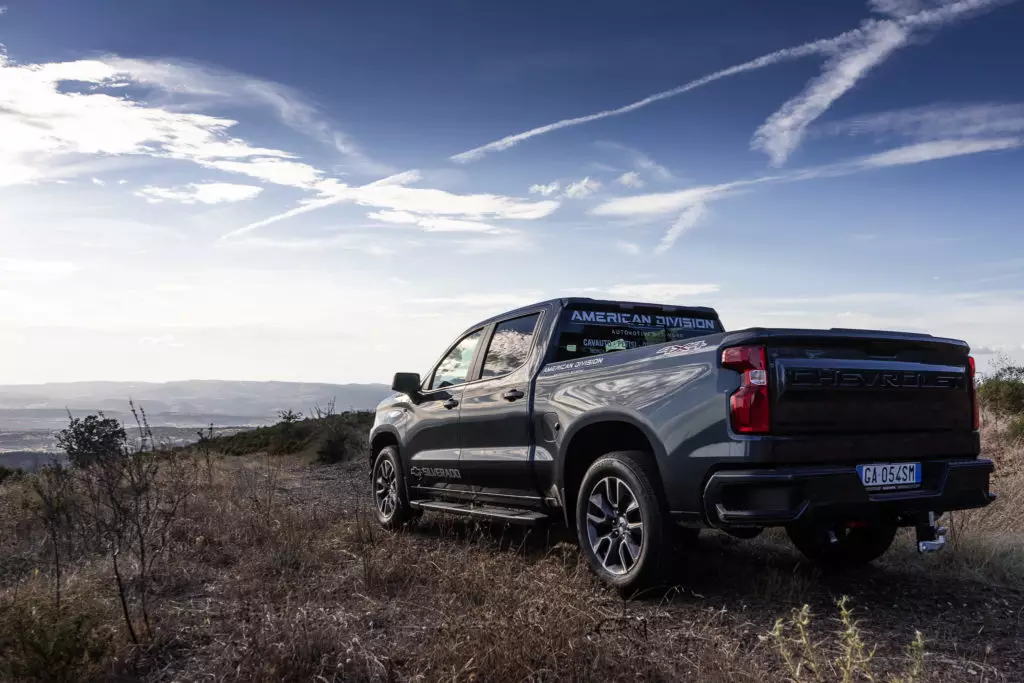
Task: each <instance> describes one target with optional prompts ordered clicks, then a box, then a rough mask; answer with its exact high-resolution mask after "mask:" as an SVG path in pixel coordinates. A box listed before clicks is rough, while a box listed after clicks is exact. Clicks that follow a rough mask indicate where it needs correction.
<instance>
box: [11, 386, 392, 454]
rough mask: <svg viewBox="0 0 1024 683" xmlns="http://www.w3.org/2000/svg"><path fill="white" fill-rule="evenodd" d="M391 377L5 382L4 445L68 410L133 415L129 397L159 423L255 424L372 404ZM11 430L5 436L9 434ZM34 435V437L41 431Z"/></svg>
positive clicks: (58, 424) (54, 422)
mask: <svg viewBox="0 0 1024 683" xmlns="http://www.w3.org/2000/svg"><path fill="white" fill-rule="evenodd" d="M389 392H390V390H389V388H388V387H387V386H386V385H384V384H315V383H305V382H233V381H225V380H188V381H182V382H164V383H150V382H71V383H52V384H24V385H0V450H5V448H4V446H6V447H7V448H6V449H8V450H20V449H26V448H27V449H32V450H34V446H35V444H34V443H33V445H31V446H30V445H28V443H25V442H22V443H18V444H17V445H15V444H14V443H4V442H5V441H8V442H9V441H12V440H18V441H21V440H20V439H15V438H14V437H15V434H14V433H16V432H35V431H46V432H50V431H53V430H55V429H61V428H63V427H65V426H67V411H68V410H70V411H71V413H72V414H74V415H76V416H77V415H86V414H89V413H95V412H98V411H103V412H104V413H105V414H106V415H108V416H109V417H117V418H120V419H121V420H123V421H126V422H127V421H130V420H131V414H130V413H129V409H128V399H129V398H130V399H132V400H134V401H135V404H136V405H137V406H141V407H142V408H143V409H144V410H145V411H146V415H147V416H148V418H149V421H150V424H151V425H152V426H154V427H179V428H187V427H199V426H205V425H209V424H210V423H211V422H212V423H213V424H214V425H216V426H256V425H264V424H269V423H271V422H274V421H276V418H277V411H279V410H296V411H301V412H303V413H308V412H309V411H310V409H311V408H312V407H313V406H314V405H316V404H320V405H321V406H323V405H326V404H327V402H328V401H330V400H332V399H333V400H334V401H335V407H336V410H337V411H338V412H342V411H346V410H367V409H370V408H373V407H374V406H376V405H377V403H378V402H379V401H380V400H381V399H382V398H384V397H385V396H387V395H388V393H389ZM5 437H6V438H5ZM28 441H30V442H34V441H35V439H29V440H28Z"/></svg>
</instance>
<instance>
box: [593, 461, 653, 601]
mask: <svg viewBox="0 0 1024 683" xmlns="http://www.w3.org/2000/svg"><path fill="white" fill-rule="evenodd" d="M657 482H658V477H657V474H656V472H655V470H654V463H653V462H652V460H651V456H650V455H648V454H646V453H642V452H639V451H617V452H614V453H608V454H607V455H604V456H601V457H600V458H598V459H597V460H596V461H595V462H594V463H593V464H592V465H591V466H590V468H589V469H588V470H587V473H586V474H585V475H584V476H583V482H582V483H581V484H580V490H579V492H578V495H577V497H576V534H577V537H578V539H579V544H580V549H581V550H582V551H583V555H584V557H586V558H587V564H588V565H589V566H590V569H591V571H593V572H594V574H596V575H597V576H598V578H600V579H601V580H602V581H604V582H605V583H607V584H608V585H610V586H613V587H615V588H618V589H619V590H621V591H623V592H628V591H632V590H635V589H639V588H642V587H644V586H646V585H649V584H650V583H651V582H652V581H653V580H654V579H655V578H657V577H658V575H659V574H660V570H661V564H662V560H663V558H664V557H666V555H667V553H666V550H667V546H668V545H669V543H668V540H669V539H668V526H669V523H668V522H667V514H666V512H665V503H664V500H663V498H662V495H661V491H660V487H659V486H658V484H657Z"/></svg>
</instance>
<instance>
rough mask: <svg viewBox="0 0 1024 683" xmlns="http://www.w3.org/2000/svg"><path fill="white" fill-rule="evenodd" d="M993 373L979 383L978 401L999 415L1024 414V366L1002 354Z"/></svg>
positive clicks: (995, 363) (995, 364)
mask: <svg viewBox="0 0 1024 683" xmlns="http://www.w3.org/2000/svg"><path fill="white" fill-rule="evenodd" d="M993 365H994V367H995V369H994V371H993V372H992V374H990V375H988V376H986V377H983V378H982V379H981V381H980V382H979V383H978V401H979V402H980V403H981V405H982V406H984V407H985V408H987V409H988V410H990V411H992V412H993V413H995V414H996V415H999V416H1003V417H1005V416H1010V415H1024V366H1021V365H1012V364H1011V363H1010V361H1009V359H1008V358H1006V357H1005V356H1000V357H998V358H997V359H996V361H995V362H994V364H993Z"/></svg>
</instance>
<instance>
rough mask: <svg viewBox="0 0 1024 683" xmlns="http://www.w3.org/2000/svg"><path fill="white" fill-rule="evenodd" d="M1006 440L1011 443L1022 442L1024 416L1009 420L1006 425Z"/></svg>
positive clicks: (1023, 439)
mask: <svg viewBox="0 0 1024 683" xmlns="http://www.w3.org/2000/svg"><path fill="white" fill-rule="evenodd" d="M1006 438H1007V440H1009V441H1010V442H1011V443H1022V442H1024V415H1017V416H1016V417H1013V418H1010V421H1009V422H1008V423H1007V424H1006Z"/></svg>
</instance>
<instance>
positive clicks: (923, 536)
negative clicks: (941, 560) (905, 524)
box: [917, 512, 946, 553]
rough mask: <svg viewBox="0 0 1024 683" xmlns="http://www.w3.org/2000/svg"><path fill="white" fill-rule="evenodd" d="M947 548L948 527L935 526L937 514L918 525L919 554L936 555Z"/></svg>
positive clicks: (932, 513)
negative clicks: (935, 553)
mask: <svg viewBox="0 0 1024 683" xmlns="http://www.w3.org/2000/svg"><path fill="white" fill-rule="evenodd" d="M944 547H946V527H944V526H936V525H935V513H934V512H929V513H928V519H927V520H922V521H919V522H918V523H917V552H919V553H934V552H938V551H939V550H942V549H943V548H944Z"/></svg>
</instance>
